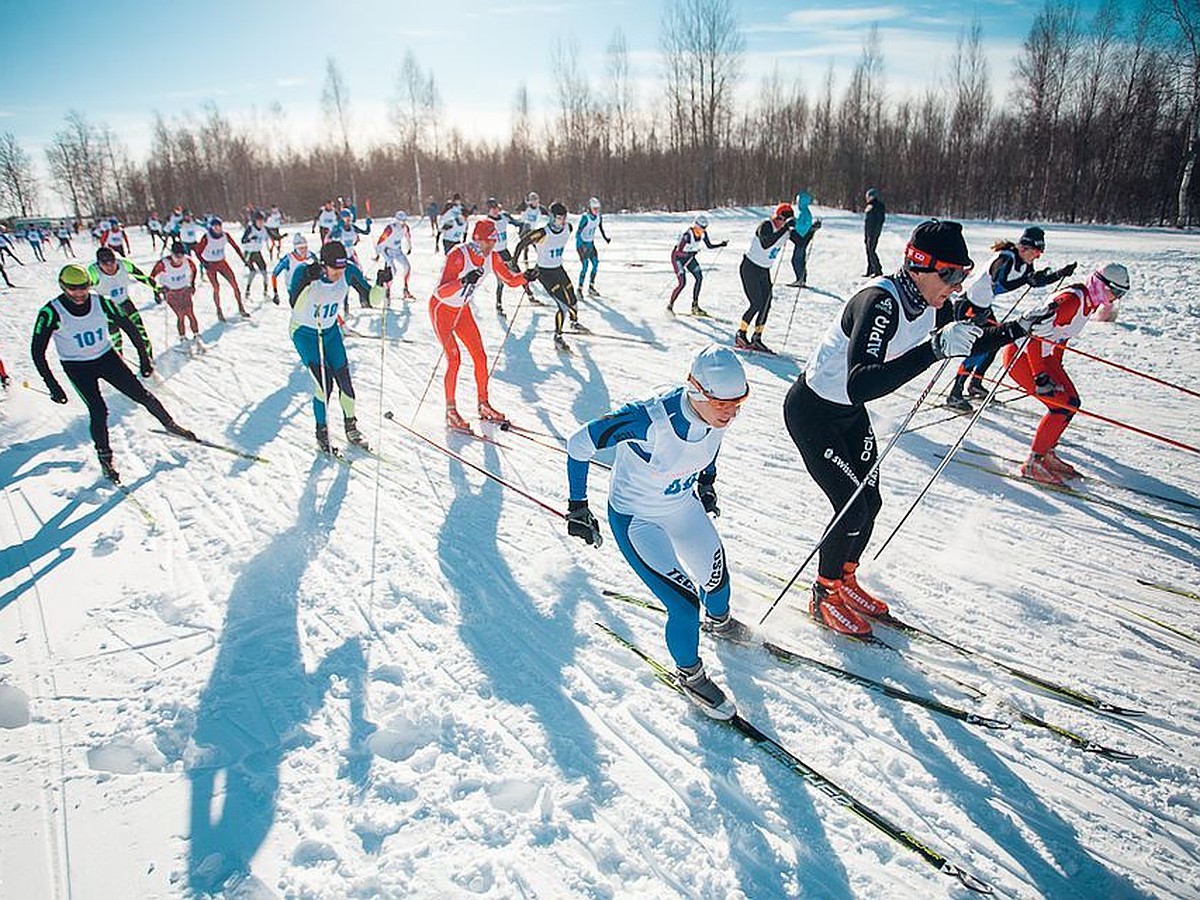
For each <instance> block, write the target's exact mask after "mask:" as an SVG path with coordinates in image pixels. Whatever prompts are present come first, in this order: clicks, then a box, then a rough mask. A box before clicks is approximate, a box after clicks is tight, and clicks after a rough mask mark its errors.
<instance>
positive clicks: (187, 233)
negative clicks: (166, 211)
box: [179, 209, 204, 261]
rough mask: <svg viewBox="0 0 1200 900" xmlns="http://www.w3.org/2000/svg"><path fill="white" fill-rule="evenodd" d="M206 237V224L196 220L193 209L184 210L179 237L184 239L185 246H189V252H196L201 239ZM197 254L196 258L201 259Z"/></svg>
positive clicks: (180, 220)
mask: <svg viewBox="0 0 1200 900" xmlns="http://www.w3.org/2000/svg"><path fill="white" fill-rule="evenodd" d="M202 237H204V226H203V225H201V224H200V223H199V222H197V221H196V218H195V217H194V216H193V215H192V213H191V210H186V209H185V210H184V211H183V215H182V217H180V219H179V239H180V240H181V241H183V246H185V247H187V252H188V253H193V254H194V253H195V252H196V245H197V244H199V243H200V239H201V238H202ZM199 259H200V257H199V256H197V257H196V260H197V261H199Z"/></svg>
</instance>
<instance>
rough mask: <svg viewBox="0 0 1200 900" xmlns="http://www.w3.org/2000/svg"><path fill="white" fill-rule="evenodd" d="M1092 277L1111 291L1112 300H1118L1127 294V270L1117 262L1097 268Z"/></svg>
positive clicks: (1107, 263)
mask: <svg viewBox="0 0 1200 900" xmlns="http://www.w3.org/2000/svg"><path fill="white" fill-rule="evenodd" d="M1093 276H1094V277H1095V278H1096V280H1097V281H1099V282H1100V283H1101V284H1103V285H1104V286H1105V287H1106V288H1108V289H1109V290H1110V291H1112V296H1113V299H1114V300H1120V299H1121V298H1122V297H1124V296H1125V295H1126V294H1127V293H1129V270H1128V269H1127V268H1125V267H1124V266H1123V265H1121V263H1119V262H1106V263H1104V264H1103V265H1100V266H1097V267H1096V271H1095V272H1094V273H1093Z"/></svg>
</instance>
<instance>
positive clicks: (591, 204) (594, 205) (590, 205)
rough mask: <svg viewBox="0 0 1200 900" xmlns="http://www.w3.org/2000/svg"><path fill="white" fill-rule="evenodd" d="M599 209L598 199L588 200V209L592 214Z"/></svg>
mask: <svg viewBox="0 0 1200 900" xmlns="http://www.w3.org/2000/svg"><path fill="white" fill-rule="evenodd" d="M599 208H600V198H599V197H592V198H590V199H589V200H588V209H590V210H592V211H593V212H594V211H595V210H598V209H599Z"/></svg>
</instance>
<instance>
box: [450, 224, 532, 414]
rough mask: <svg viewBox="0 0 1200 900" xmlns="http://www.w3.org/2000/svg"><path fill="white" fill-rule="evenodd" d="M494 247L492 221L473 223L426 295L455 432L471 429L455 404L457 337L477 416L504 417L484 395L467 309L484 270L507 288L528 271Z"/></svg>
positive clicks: (479, 353)
mask: <svg viewBox="0 0 1200 900" xmlns="http://www.w3.org/2000/svg"><path fill="white" fill-rule="evenodd" d="M495 246H496V226H495V224H494V223H493V222H492V220H491V219H487V218H484V219H480V220H479V221H478V222H476V223H475V228H474V230H473V231H472V234H471V240H470V241H469V242H468V243H465V244H459V245H458V246H457V247H455V248H453V249H452V250H451V251H450V253H449V254H448V255H447V256H446V265H445V267H444V268H443V269H442V277H441V279H440V280H439V281H438V286H437V287H436V288H435V289H434V292H433V296H432V297H430V298H429V319H430V321H431V322H433V330H434V332H435V333H436V334H437V337H438V340H439V341H441V344H442V349H443V350H444V351H445V353H446V375H445V377H444V379H443V382H442V383H443V386H444V387H445V391H446V427H447V428H451V429H454V430H456V431H469V430H470V428H471V426H470V425H469V424H468V423H467V421H466V419H464V418H463V417H462V416H461V415H460V414H459V412H458V408H457V405H456V403H455V397H456V394H457V389H458V368H459V365H460V364H461V360H462V353H461V352H460V351H459V349H458V342H459V341H460V340H461V341H462V343H463V345H464V346H465V347H466V348H467V353H469V354H470V356H471V365H472V367H473V368H474V370H475V396H476V399H477V401H478V404H479V406H478V408H479V418H480V419H482V420H483V421H485V422H498V423H501V424H503V423H505V422H507V421H508V419H507V418H506V417H505V415H504V413H502V412H500V411H499V410H497V409H496V408H495V407H493V406H492V404H491V402H490V401H489V399H488V365H487V354H486V353H485V352H484V350H483V339H482V338H480V336H479V326H478V325H477V324H476V323H475V315H474V313H472V311H471V295H472V294H474V293H475V288H476V286H477V285H478V283H479V280H480V279H481V278H483V276H484V275H485V274H486V272H487V269H488V268H490V269H491V270H492V272H494V273H495V275H496V277H497V278H499V279H500V280H502V281H503V282H504V283H505V284H507V285H508V286H509V287H521V286H522V285H525V284H527V283H528V276H529V275H532V273H527V274H525V275H522V274H519V273H517V272H514V271H513V270H512V269H510V268H509V266H508V263H507V262H505V261H504V260H503V259H501V258H500V255H499V254H497V253H494V252H493V250H494V249H495Z"/></svg>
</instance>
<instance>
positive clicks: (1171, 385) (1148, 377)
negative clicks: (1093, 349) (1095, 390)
mask: <svg viewBox="0 0 1200 900" xmlns="http://www.w3.org/2000/svg"><path fill="white" fill-rule="evenodd" d="M1062 348H1063V349H1064V350H1070V351H1071V352H1072V353H1078V354H1079V355H1080V356H1086V357H1087V358H1088V359H1094V360H1095V361H1096V362H1100V363H1104V364H1105V365H1106V366H1112V367H1113V368H1114V369H1120V370H1121V371H1122V372H1128V373H1129V374H1130V375H1137V376H1138V377H1139V378H1145V379H1146V380H1147V381H1153V382H1154V383H1155V384H1161V385H1163V386H1164V387H1169V388H1175V390H1177V391H1183V392H1184V393H1185V394H1190V395H1191V396H1193V397H1200V391H1193V390H1192V389H1191V388H1185V387H1184V386H1183V385H1179V384H1174V383H1173V382H1170V381H1164V380H1163V379H1161V378H1155V377H1154V376H1153V375H1150V374H1148V373H1146V372H1142V371H1140V370H1138V369H1133V368H1130V367H1129V366H1123V365H1121V364H1120V363H1119V362H1113V361H1112V360H1111V359H1105V358H1104V357H1103V356H1096V355H1095V354H1094V353H1088V352H1087V351H1086V350H1079V349H1077V348H1075V347H1072V346H1071V345H1070V344H1063V345H1062Z"/></svg>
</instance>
